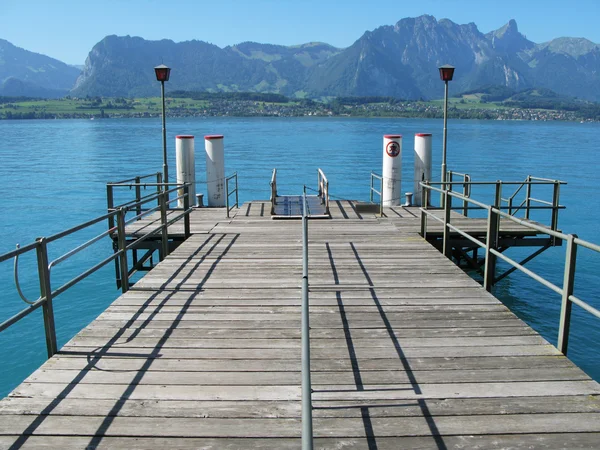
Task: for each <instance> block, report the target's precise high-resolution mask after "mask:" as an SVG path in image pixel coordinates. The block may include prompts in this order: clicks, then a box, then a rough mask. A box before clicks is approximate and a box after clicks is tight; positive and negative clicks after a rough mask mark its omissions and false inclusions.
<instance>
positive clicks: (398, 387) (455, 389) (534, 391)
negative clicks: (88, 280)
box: [10, 380, 600, 405]
mask: <svg viewBox="0 0 600 450" xmlns="http://www.w3.org/2000/svg"><path fill="white" fill-rule="evenodd" d="M100 386H101V387H102V388H101V389H100V388H99V387H100ZM10 395H11V396H17V397H18V396H32V397H56V398H65V397H68V398H88V399H97V398H98V399H111V398H112V399H115V398H123V395H125V396H126V397H125V398H126V399H129V398H131V399H137V400H144V399H147V400H159V399H163V400H231V401H233V400H235V401H246V400H279V401H281V400H299V399H300V386H299V385H294V386H281V385H279V386H256V385H235V386H233V385H203V388H202V389H201V390H200V389H196V388H195V387H194V386H185V385H170V384H164V385H159V386H155V385H136V386H135V389H133V387H131V386H129V385H115V384H103V385H96V384H85V383H81V384H66V383H37V382H36V383H22V384H21V385H19V386H18V387H17V388H15V390H13V392H12V393H11V394H10ZM564 395H600V386H598V383H596V382H594V381H590V380H582V381H542V382H537V381H530V382H525V381H519V382H506V383H501V382H490V383H423V384H418V385H416V384H412V383H406V384H384V385H378V384H374V385H363V387H362V389H361V390H358V388H357V387H356V385H354V384H352V385H340V384H335V385H320V386H318V388H317V389H315V391H314V394H313V401H314V404H315V405H318V404H319V402H321V401H348V400H390V401H391V400H405V399H412V400H414V399H430V398H491V397H518V396H522V397H525V396H526V397H540V396H541V397H558V398H557V400H558V401H560V397H561V396H564Z"/></svg>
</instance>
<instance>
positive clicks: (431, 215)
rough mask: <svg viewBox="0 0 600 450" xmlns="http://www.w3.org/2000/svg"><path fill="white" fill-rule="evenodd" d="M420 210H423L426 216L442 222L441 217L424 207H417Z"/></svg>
mask: <svg viewBox="0 0 600 450" xmlns="http://www.w3.org/2000/svg"><path fill="white" fill-rule="evenodd" d="M419 209H420V210H421V211H422V212H424V213H425V214H427V216H429V217H431V218H432V219H434V220H436V221H437V222H439V223H442V224H443V223H444V219H442V218H441V217H438V216H436V215H435V214H433V213H431V212H429V211H428V210H426V209H425V208H419Z"/></svg>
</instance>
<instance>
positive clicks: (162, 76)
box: [154, 64, 171, 190]
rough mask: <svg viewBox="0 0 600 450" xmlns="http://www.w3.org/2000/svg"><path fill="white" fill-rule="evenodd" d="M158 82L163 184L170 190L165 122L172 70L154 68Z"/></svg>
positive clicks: (163, 67) (165, 67) (162, 66)
mask: <svg viewBox="0 0 600 450" xmlns="http://www.w3.org/2000/svg"><path fill="white" fill-rule="evenodd" d="M154 73H155V74H156V80H157V81H160V94H161V98H162V138H163V183H165V190H168V189H169V186H167V185H166V183H168V182H169V166H168V165H167V125H166V122H165V81H169V76H170V75H171V68H170V67H167V66H165V65H164V64H161V65H160V66H156V67H155V68H154Z"/></svg>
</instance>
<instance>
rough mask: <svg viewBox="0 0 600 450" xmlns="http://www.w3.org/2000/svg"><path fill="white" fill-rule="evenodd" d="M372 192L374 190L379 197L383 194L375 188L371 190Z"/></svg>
mask: <svg viewBox="0 0 600 450" xmlns="http://www.w3.org/2000/svg"><path fill="white" fill-rule="evenodd" d="M371 190H372V191H373V192H375V193H376V194H377V195H381V192H379V191H378V190H377V189H375V188H371Z"/></svg>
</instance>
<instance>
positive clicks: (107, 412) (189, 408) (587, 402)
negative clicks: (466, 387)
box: [0, 395, 600, 418]
mask: <svg viewBox="0 0 600 450" xmlns="http://www.w3.org/2000/svg"><path fill="white" fill-rule="evenodd" d="M51 403H52V399H48V398H26V397H18V398H17V397H9V398H7V399H5V400H4V401H3V402H2V403H0V415H2V414H23V415H37V414H43V415H62V416H122V417H131V416H133V417H136V416H138V417H199V418H207V417H220V418H230V417H238V418H244V417H245V418H260V417H282V418H283V417H290V418H292V417H296V418H297V417H300V416H301V408H300V402H297V401H295V402H290V401H282V402H274V401H246V402H235V401H223V400H221V401H192V400H185V401H179V400H156V401H153V402H146V401H143V400H131V399H129V400H117V401H115V400H102V399H96V400H94V402H90V401H89V400H86V399H70V398H65V399H61V401H60V402H58V403H57V404H56V405H51ZM361 408H368V412H369V416H370V417H422V416H423V415H428V416H472V415H509V414H549V413H577V412H594V413H599V412H600V399H598V398H594V397H593V396H586V395H582V396H565V397H563V398H561V399H560V401H557V399H556V398H555V397H505V398H467V399H452V398H446V399H429V400H426V401H425V403H419V401H405V402H400V403H397V404H393V403H390V402H388V401H386V400H369V401H338V402H320V403H319V404H318V405H317V406H316V407H315V409H314V410H313V416H314V417H329V418H335V417H362V414H363V411H362V410H361Z"/></svg>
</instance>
